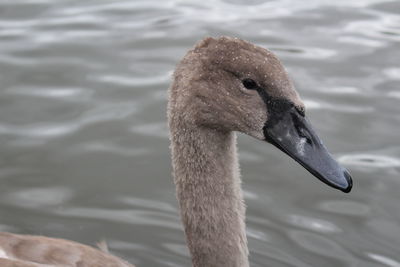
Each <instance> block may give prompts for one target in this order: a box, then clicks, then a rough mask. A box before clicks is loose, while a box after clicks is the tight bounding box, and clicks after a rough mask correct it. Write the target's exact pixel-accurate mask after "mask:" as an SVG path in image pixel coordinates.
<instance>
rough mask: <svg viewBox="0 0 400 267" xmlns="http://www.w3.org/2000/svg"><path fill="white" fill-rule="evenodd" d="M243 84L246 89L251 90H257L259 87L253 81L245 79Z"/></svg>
mask: <svg viewBox="0 0 400 267" xmlns="http://www.w3.org/2000/svg"><path fill="white" fill-rule="evenodd" d="M242 83H243V86H244V87H246V88H247V89H250V90H253V89H256V88H257V87H258V86H257V83H256V82H255V81H254V80H252V79H244V80H243V81H242Z"/></svg>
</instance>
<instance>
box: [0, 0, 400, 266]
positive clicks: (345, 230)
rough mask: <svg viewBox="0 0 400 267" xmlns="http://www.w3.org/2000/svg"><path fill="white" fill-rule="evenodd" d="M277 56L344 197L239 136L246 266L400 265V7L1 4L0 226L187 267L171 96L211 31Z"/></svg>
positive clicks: (33, 0) (161, 1)
mask: <svg viewBox="0 0 400 267" xmlns="http://www.w3.org/2000/svg"><path fill="white" fill-rule="evenodd" d="M220 35H229V36H235V37H240V38H243V39H246V40H248V41H251V42H254V43H256V44H258V45H261V46H263V47H268V48H269V49H271V50H272V51H273V52H275V53H276V54H277V55H278V56H279V57H280V58H281V59H282V61H283V62H284V64H285V66H286V67H287V69H288V71H289V73H290V76H291V77H292V78H293V80H294V82H295V84H296V87H297V89H298V91H299V92H300V94H301V96H302V98H303V99H304V101H305V103H306V106H307V113H308V116H309V117H310V120H311V121H312V122H313V124H314V127H315V128H316V129H317V131H318V132H319V134H320V136H321V138H322V139H323V140H324V141H325V144H326V145H327V147H328V148H330V150H331V152H332V153H333V154H334V155H335V157H336V158H338V159H339V161H340V162H341V163H342V164H343V165H344V166H346V167H347V168H348V169H349V170H350V171H351V173H352V175H353V177H354V188H353V191H352V192H351V193H350V194H343V193H341V192H339V191H336V190H334V189H332V188H329V187H327V186H325V185H324V184H322V183H321V182H319V181H318V180H317V179H315V178H314V177H312V176H311V175H310V174H309V173H308V172H307V171H305V170H304V169H303V168H302V167H300V166H299V165H298V164H296V163H295V162H294V161H293V160H291V159H290V158H288V157H287V156H285V155H283V153H281V152H280V151H278V150H277V149H276V148H274V147H272V146H271V145H268V144H261V143H260V142H259V141H256V140H253V139H251V138H250V137H247V136H244V135H240V136H239V151H240V160H241V167H242V176H243V187H244V191H245V198H246V204H247V206H248V209H247V232H248V237H249V248H250V253H251V254H250V262H251V266H253V267H256V266H266V265H268V266H274V267H277V266H278V267H280V266H293V267H310V266H325V267H327V266H332V267H337V266H353V267H372V266H374V267H375V266H389V267H399V266H400V193H399V192H400V175H399V174H400V142H399V133H400V116H399V113H400V65H399V62H400V45H399V42H400V2H399V1H385V0H354V1H347V0H337V1H331V0H329V1H328V0H321V1H312V0H305V1H294V0H293V1H289V0H276V1H261V0H251V1H246V0H216V1H212V0H202V1H194V0H188V1H184V0H181V1H179V0H158V1H149V0H134V1H128V0H126V1H100V0H91V1H89V0H86V1H77V0H76V1H63V0H60V1H55V0H0V151H1V154H0V230H1V231H11V232H15V233H24V234H41V235H48V236H53V237H62V238H67V239H72V240H75V241H79V242H83V243H86V244H94V243H95V242H97V241H98V240H100V239H106V240H107V242H108V243H109V246H110V250H111V251H112V252H113V253H114V254H116V255H118V256H121V257H123V258H124V259H126V260H128V261H130V262H131V263H134V264H137V265H138V266H153V267H158V266H190V258H189V255H188V250H187V249H186V245H185V239H184V235H183V231H182V226H181V223H180V219H179V215H178V209H177V201H176V199H175V188H174V185H173V182H172V177H171V174H170V173H171V167H170V155H169V148H168V146H169V141H168V130H167V127H166V115H165V110H166V96H167V88H168V86H169V84H170V81H171V74H172V71H173V69H174V66H175V65H176V63H177V62H178V61H179V59H180V58H181V57H182V56H183V55H184V54H185V52H186V51H187V50H188V49H189V48H191V47H192V46H193V45H194V44H195V43H196V42H197V41H198V40H200V39H202V38H203V37H205V36H220Z"/></svg>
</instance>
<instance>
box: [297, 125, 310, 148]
mask: <svg viewBox="0 0 400 267" xmlns="http://www.w3.org/2000/svg"><path fill="white" fill-rule="evenodd" d="M296 130H297V134H298V135H299V136H300V137H302V138H304V139H306V142H307V144H309V145H312V140H311V138H310V136H309V135H308V133H307V132H306V131H305V130H304V129H302V128H300V127H296Z"/></svg>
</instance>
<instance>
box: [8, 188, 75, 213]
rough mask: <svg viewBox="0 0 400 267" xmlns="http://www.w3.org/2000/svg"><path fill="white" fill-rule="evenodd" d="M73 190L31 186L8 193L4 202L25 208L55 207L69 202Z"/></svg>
mask: <svg viewBox="0 0 400 267" xmlns="http://www.w3.org/2000/svg"><path fill="white" fill-rule="evenodd" d="M72 197H73V191H72V190H71V189H70V188H66V187H46V188H29V189H22V190H18V191H14V192H9V193H6V194H5V195H3V196H2V202H3V203H8V204H10V205H13V206H18V207H23V208H41V207H47V208H48V207H52V206H53V207H54V206H58V205H61V204H65V203H67V202H68V201H69V200H71V199H72Z"/></svg>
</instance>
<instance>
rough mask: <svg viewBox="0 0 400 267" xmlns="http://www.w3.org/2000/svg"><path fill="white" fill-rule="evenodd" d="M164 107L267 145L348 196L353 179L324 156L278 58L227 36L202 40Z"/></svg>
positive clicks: (178, 75) (180, 70)
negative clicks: (281, 152)
mask: <svg viewBox="0 0 400 267" xmlns="http://www.w3.org/2000/svg"><path fill="white" fill-rule="evenodd" d="M170 94H171V98H170V103H169V109H170V111H171V109H174V112H169V113H170V123H171V120H173V119H172V118H171V114H172V113H173V114H177V113H178V114H179V120H180V121H185V123H190V124H194V125H196V126H198V127H206V128H210V129H213V130H216V131H226V132H230V131H239V132H242V133H245V134H248V135H250V136H253V137H255V138H257V139H260V140H263V141H267V142H269V143H271V144H273V145H274V146H276V147H277V148H279V149H280V150H282V151H283V152H284V153H286V154H287V155H289V156H290V157H292V158H293V159H294V160H296V161H297V162H298V163H300V164H301V165H302V166H303V167H304V168H306V169H307V170H308V171H309V172H311V173H312V174H313V175H314V176H316V177H317V178H318V179H319V180H321V181H322V182H324V183H326V184H328V185H330V186H332V187H334V188H336V189H339V190H341V191H343V192H346V193H347V192H350V190H351V188H352V179H351V176H350V174H349V172H348V171H347V170H346V169H344V168H343V167H341V166H340V165H339V164H338V163H337V162H336V161H335V160H334V159H333V157H332V156H331V155H330V154H329V152H328V151H327V149H326V147H325V146H324V145H323V143H322V142H321V140H320V139H319V137H318V135H317V134H316V133H315V131H314V130H313V128H312V126H311V124H310V122H309V121H308V119H307V117H306V115H305V106H304V103H303V102H302V101H301V99H300V97H299V95H298V93H297V91H296V90H295V88H294V86H293V83H292V82H291V80H290V78H289V77H288V74H287V72H286V70H285V68H284V67H283V65H282V63H281V62H280V60H279V59H278V58H277V57H276V56H275V55H274V54H273V53H272V52H270V51H268V50H267V49H264V48H261V47H259V46H256V45H254V44H251V43H249V42H246V41H243V40H240V39H237V38H230V37H221V38H218V39H214V38H206V39H204V40H202V41H201V42H199V43H198V44H197V45H196V46H195V47H194V48H193V49H192V50H190V51H189V52H188V53H187V54H186V56H185V57H184V58H183V59H182V61H181V63H180V64H178V66H177V68H176V71H175V74H174V82H173V84H172V86H171V91H170Z"/></svg>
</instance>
